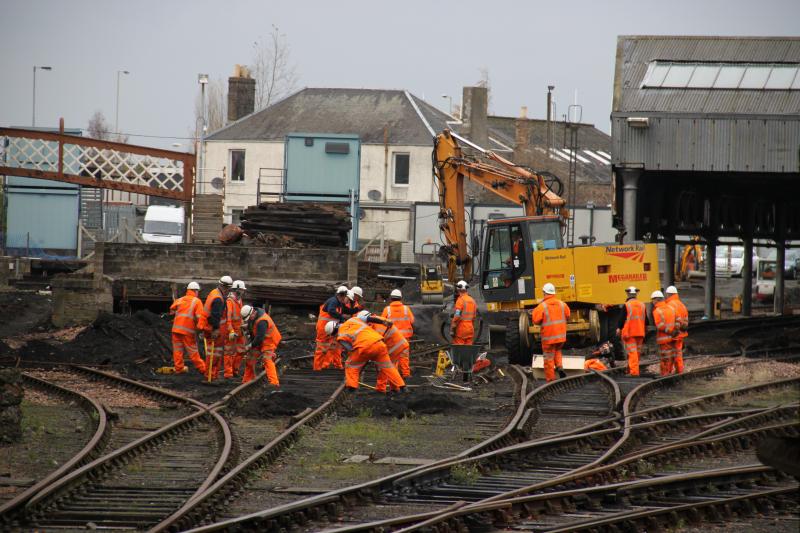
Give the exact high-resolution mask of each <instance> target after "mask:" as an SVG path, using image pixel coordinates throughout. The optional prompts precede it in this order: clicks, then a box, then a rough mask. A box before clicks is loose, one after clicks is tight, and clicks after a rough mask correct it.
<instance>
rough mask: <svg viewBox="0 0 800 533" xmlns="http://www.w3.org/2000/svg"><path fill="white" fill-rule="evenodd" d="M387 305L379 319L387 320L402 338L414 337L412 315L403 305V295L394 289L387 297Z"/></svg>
mask: <svg viewBox="0 0 800 533" xmlns="http://www.w3.org/2000/svg"><path fill="white" fill-rule="evenodd" d="M389 298H390V300H391V301H390V302H389V305H387V306H386V307H384V308H383V312H382V313H381V318H385V319H386V320H389V321H390V322H391V323H392V324H394V325H395V326H397V329H399V330H400V333H402V334H403V337H405V338H406V339H410V338H411V337H412V336H413V335H414V313H412V312H411V309H410V308H409V307H408V306H407V305H405V304H404V303H403V293H402V292H400V289H395V290H393V291H392V292H391V294H390V295H389Z"/></svg>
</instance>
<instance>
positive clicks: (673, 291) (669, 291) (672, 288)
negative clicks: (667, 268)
mask: <svg viewBox="0 0 800 533" xmlns="http://www.w3.org/2000/svg"><path fill="white" fill-rule="evenodd" d="M667 294H678V288H677V287H675V285H670V286H669V287H667Z"/></svg>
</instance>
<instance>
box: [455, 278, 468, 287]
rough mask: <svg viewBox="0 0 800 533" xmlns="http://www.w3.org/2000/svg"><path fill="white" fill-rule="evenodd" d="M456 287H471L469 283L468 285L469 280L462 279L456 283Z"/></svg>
mask: <svg viewBox="0 0 800 533" xmlns="http://www.w3.org/2000/svg"><path fill="white" fill-rule="evenodd" d="M456 287H457V288H459V289H466V288H467V287H469V285H467V282H466V281H464V280H463V279H462V280H461V281H459V282H458V283H456Z"/></svg>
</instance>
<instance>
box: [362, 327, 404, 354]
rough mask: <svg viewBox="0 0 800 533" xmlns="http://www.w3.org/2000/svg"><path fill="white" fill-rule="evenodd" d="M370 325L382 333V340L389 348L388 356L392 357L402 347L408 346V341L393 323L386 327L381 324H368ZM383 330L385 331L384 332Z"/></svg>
mask: <svg viewBox="0 0 800 533" xmlns="http://www.w3.org/2000/svg"><path fill="white" fill-rule="evenodd" d="M370 326H372V329H374V330H375V331H377V332H378V333H382V334H383V342H385V343H386V348H387V349H388V350H389V357H392V356H393V355H394V354H396V353H397V352H399V351H401V350H403V349H404V348H408V346H409V344H408V341H407V340H406V338H405V337H404V336H403V334H402V333H400V330H399V329H397V326H395V325H394V324H393V325H391V326H389V327H388V328H387V327H386V326H384V325H383V324H370ZM384 330H386V331H385V332H384ZM395 357H396V356H395Z"/></svg>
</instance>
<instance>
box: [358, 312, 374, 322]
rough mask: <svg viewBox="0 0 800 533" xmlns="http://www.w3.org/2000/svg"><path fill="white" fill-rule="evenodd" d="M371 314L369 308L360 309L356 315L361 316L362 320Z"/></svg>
mask: <svg viewBox="0 0 800 533" xmlns="http://www.w3.org/2000/svg"><path fill="white" fill-rule="evenodd" d="M370 315H372V313H370V312H369V311H367V310H364V311H359V312H358V314H357V315H356V316H357V317H358V318H360V319H361V320H366V319H368V318H369V317H370Z"/></svg>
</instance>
